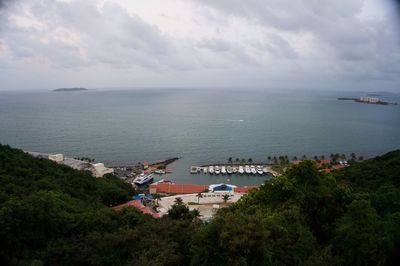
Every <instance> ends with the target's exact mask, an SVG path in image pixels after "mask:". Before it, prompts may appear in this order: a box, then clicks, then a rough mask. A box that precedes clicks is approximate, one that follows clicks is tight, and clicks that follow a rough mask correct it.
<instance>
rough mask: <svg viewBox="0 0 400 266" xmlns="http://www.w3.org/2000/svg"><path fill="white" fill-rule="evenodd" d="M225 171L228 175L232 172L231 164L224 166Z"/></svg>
mask: <svg viewBox="0 0 400 266" xmlns="http://www.w3.org/2000/svg"><path fill="white" fill-rule="evenodd" d="M226 172H227V173H228V175H230V174H232V166H228V167H226Z"/></svg>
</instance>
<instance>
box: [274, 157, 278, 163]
mask: <svg viewBox="0 0 400 266" xmlns="http://www.w3.org/2000/svg"><path fill="white" fill-rule="evenodd" d="M274 164H278V158H276V156H274Z"/></svg>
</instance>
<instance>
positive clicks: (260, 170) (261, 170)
mask: <svg viewBox="0 0 400 266" xmlns="http://www.w3.org/2000/svg"><path fill="white" fill-rule="evenodd" d="M257 174H259V175H262V174H264V171H263V169H262V166H261V165H257Z"/></svg>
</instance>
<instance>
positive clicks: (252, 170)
mask: <svg viewBox="0 0 400 266" xmlns="http://www.w3.org/2000/svg"><path fill="white" fill-rule="evenodd" d="M250 171H251V173H252V174H253V175H255V174H257V170H256V167H255V166H254V165H252V166H250Z"/></svg>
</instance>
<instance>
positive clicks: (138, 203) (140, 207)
mask: <svg viewBox="0 0 400 266" xmlns="http://www.w3.org/2000/svg"><path fill="white" fill-rule="evenodd" d="M128 206H132V207H135V208H136V209H138V210H139V211H141V212H142V213H143V214H149V215H151V216H153V218H160V215H159V214H158V213H156V212H154V211H153V210H151V209H150V208H149V207H147V206H144V205H143V204H142V202H141V201H140V200H131V201H128V202H125V203H124V204H120V205H117V206H114V207H113V209H115V210H120V209H122V208H124V207H128Z"/></svg>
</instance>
